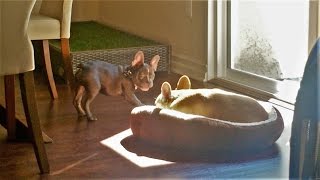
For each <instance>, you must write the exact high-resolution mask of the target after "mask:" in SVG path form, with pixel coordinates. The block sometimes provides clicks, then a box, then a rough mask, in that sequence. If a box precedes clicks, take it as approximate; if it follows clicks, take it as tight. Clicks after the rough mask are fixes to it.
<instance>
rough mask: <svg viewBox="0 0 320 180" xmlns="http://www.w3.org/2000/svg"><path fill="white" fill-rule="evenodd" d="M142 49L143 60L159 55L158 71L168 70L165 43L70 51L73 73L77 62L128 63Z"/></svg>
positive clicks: (168, 58)
mask: <svg viewBox="0 0 320 180" xmlns="http://www.w3.org/2000/svg"><path fill="white" fill-rule="evenodd" d="M139 50H141V51H143V53H144V58H145V62H146V63H149V62H150V60H151V59H152V57H153V56H155V55H159V56H160V61H159V64H158V68H157V70H158V71H169V69H170V67H169V64H170V63H169V62H170V47H169V46H165V45H155V46H145V47H132V48H117V49H105V50H93V51H79V52H72V53H71V59H72V67H73V72H74V73H75V71H76V69H77V68H76V67H77V65H78V64H79V63H85V62H88V61H95V60H100V61H106V62H109V63H112V64H117V65H129V64H130V63H131V61H132V60H133V58H134V55H135V54H136V52H137V51H139Z"/></svg>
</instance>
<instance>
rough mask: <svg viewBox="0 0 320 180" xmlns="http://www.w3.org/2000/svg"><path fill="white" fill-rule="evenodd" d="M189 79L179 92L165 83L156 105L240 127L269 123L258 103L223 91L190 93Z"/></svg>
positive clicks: (207, 90)
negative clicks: (239, 124)
mask: <svg viewBox="0 0 320 180" xmlns="http://www.w3.org/2000/svg"><path fill="white" fill-rule="evenodd" d="M190 88H191V82H190V79H189V77H188V76H185V75H184V76H182V77H181V78H180V79H179V81H178V84H177V88H176V90H171V85H170V84H169V83H168V82H164V83H163V84H162V86H161V94H160V95H159V96H158V97H157V98H156V101H155V105H156V106H157V107H159V108H166V109H173V110H177V111H181V112H184V113H188V114H196V115H202V116H206V117H210V118H214V119H220V120H227V121H232V122H238V123H251V122H260V121H264V120H266V119H268V113H267V112H266V110H265V108H264V107H263V106H262V105H261V104H260V103H259V102H258V101H257V100H255V99H253V98H251V97H248V96H244V95H240V94H236V93H232V92H228V91H224V90H222V89H217V88H214V89H190Z"/></svg>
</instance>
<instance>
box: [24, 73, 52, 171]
mask: <svg viewBox="0 0 320 180" xmlns="http://www.w3.org/2000/svg"><path fill="white" fill-rule="evenodd" d="M19 80H20V88H21V97H22V103H23V107H24V111H25V115H26V120H27V124H28V129H29V130H30V132H31V138H32V142H33V147H34V151H35V155H36V158H37V162H38V165H39V169H40V172H41V173H49V171H50V168H49V162H48V158H47V153H46V150H45V146H44V142H43V137H42V131H41V126H40V120H39V116H38V108H37V102H36V96H35V84H34V77H33V72H32V71H31V72H26V73H22V74H19Z"/></svg>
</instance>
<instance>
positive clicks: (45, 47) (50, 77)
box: [42, 40, 58, 99]
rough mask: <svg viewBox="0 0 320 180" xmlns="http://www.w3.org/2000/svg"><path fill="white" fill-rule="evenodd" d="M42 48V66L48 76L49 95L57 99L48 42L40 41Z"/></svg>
mask: <svg viewBox="0 0 320 180" xmlns="http://www.w3.org/2000/svg"><path fill="white" fill-rule="evenodd" d="M42 47H43V57H44V58H43V59H44V64H45V66H46V73H47V76H48V81H49V86H50V94H51V97H52V98H53V99H57V98H58V92H57V88H56V83H55V81H54V77H53V73H52V67H51V60H50V49H49V40H42Z"/></svg>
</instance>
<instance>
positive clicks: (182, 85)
mask: <svg viewBox="0 0 320 180" xmlns="http://www.w3.org/2000/svg"><path fill="white" fill-rule="evenodd" d="M190 88H191V81H190V79H189V77H188V76H186V75H183V76H181V77H180V79H179V81H178V83H177V88H176V89H178V90H179V89H190Z"/></svg>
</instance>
